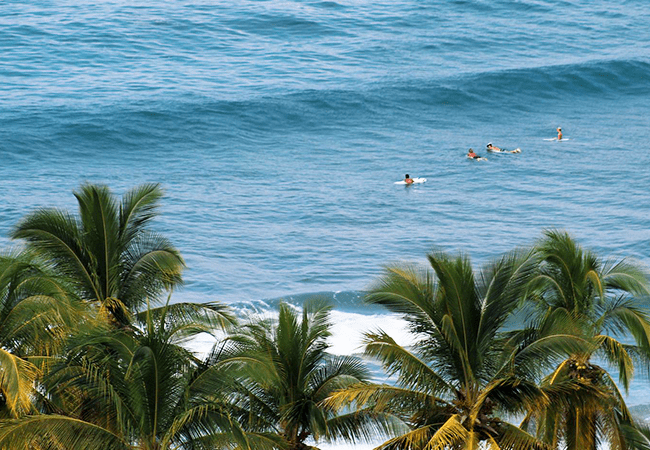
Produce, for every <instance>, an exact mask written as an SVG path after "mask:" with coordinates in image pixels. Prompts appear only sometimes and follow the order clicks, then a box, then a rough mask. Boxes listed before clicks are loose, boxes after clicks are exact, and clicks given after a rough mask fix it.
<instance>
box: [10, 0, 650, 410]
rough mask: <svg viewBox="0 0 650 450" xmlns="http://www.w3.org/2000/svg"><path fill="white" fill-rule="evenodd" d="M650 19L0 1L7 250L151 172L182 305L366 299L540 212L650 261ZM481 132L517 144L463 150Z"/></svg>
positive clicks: (602, 5) (485, 251) (527, 225)
mask: <svg viewBox="0 0 650 450" xmlns="http://www.w3.org/2000/svg"><path fill="white" fill-rule="evenodd" d="M648 23H650V4H649V3H648V2H647V1H646V0H624V1H620V2H610V1H605V0H593V1H587V0H576V1H571V2H567V1H561V0H518V1H512V0H489V1H488V0H425V1H422V0H391V1H386V0H380V1H368V0H340V1H329V0H328V1H322V0H286V1H281V0H267V1H260V0H254V1H253V0H241V1H237V2H214V1H207V0H192V1H190V0H177V1H173V2H169V1H168V2H164V1H160V0H156V1H154V0H140V1H137V2H133V1H130V0H129V1H127V0H97V1H94V2H80V1H78V0H61V1H56V2H54V1H50V0H30V1H26V0H22V1H18V0H9V1H5V2H3V3H2V5H0V48H1V49H2V52H1V53H0V136H1V140H0V161H1V164H0V189H1V192H2V199H3V201H2V202H1V203H0V244H1V245H2V246H3V248H9V247H10V246H12V245H15V244H14V243H12V242H11V241H10V240H9V239H8V237H7V236H8V233H9V232H10V230H11V228H12V226H14V225H15V224H16V222H17V221H18V220H19V219H20V218H21V217H23V216H24V215H25V214H27V213H28V212H29V211H32V210H34V209H35V208H39V207H46V206H55V207H62V208H70V209H73V208H74V207H75V203H74V197H73V196H72V191H73V190H75V189H77V188H78V187H79V186H80V184H81V183H83V182H91V183H106V184H108V185H109V186H110V187H111V188H112V189H113V190H114V191H115V192H116V193H118V194H121V193H123V192H124V191H125V190H126V189H128V188H130V187H132V186H134V185H137V184H139V183H144V182H160V183H162V185H163V186H164V189H165V193H166V194H165V199H164V202H163V207H162V210H161V216H160V218H159V219H157V222H156V227H157V228H158V229H159V230H160V231H162V232H163V233H165V234H166V235H168V236H169V237H170V238H171V239H172V240H173V242H174V243H175V244H176V245H177V246H178V247H179V249H180V250H181V252H182V254H183V255H184V257H185V258H186V261H187V264H188V269H187V272H186V275H185V278H186V286H185V288H184V289H183V290H182V291H180V292H178V293H176V294H175V296H176V297H177V298H178V299H191V300H199V301H207V300H221V301H224V302H226V303H230V304H233V305H235V304H243V303H247V302H249V303H250V304H254V302H258V301H267V300H269V299H277V298H303V297H304V296H309V295H312V294H315V293H328V294H324V295H329V296H330V297H331V298H333V299H335V300H336V299H337V298H338V299H339V300H340V299H341V298H342V297H344V298H345V300H344V301H342V300H341V301H342V302H343V303H344V304H345V305H347V306H345V308H348V310H350V311H352V310H354V311H356V309H355V308H358V307H359V305H360V302H361V300H360V298H361V295H360V294H359V293H360V291H363V289H366V288H367V287H368V286H369V284H370V283H372V281H373V280H374V279H376V277H377V276H378V275H379V274H380V273H381V270H382V265H383V264H387V263H390V262H394V261H413V262H424V261H425V255H426V253H427V252H428V251H430V250H431V249H433V248H434V247H439V248H443V249H445V250H449V251H452V252H455V251H463V252H466V253H467V254H469V255H470V256H471V257H472V258H473V261H474V262H475V263H476V264H477V267H478V265H480V264H481V263H484V262H486V261H488V260H490V259H491V258H494V257H496V256H498V255H500V254H502V253H503V252H506V251H508V250H510V249H512V248H514V247H516V246H524V245H529V244H531V243H533V242H534V240H535V239H538V238H539V237H540V236H541V232H542V230H543V229H546V228H560V229H566V230H568V231H569V232H570V233H572V234H573V236H574V237H575V238H576V239H578V240H579V241H580V242H581V243H582V244H583V245H585V246H587V247H590V248H593V249H595V250H596V251H598V252H600V253H601V254H603V255H605V256H610V255H611V256H615V257H622V256H628V257H632V258H636V259H638V260H639V261H641V262H642V263H644V264H650V245H649V244H650V233H649V231H648V224H649V220H648V219H649V212H650V196H648V195H647V193H646V192H645V189H646V185H647V181H648V179H650V164H649V163H650V153H649V152H648V143H649V142H650V27H648V26H647V25H648ZM557 126H561V127H562V128H563V131H564V136H565V137H567V138H570V140H568V141H566V142H550V141H545V140H544V139H545V138H552V137H553V136H555V131H554V130H555V128H556V127H557ZM488 141H492V142H494V143H495V144H496V145H499V146H503V147H506V148H515V147H520V148H521V149H522V153H521V154H519V155H489V156H488V161H485V162H478V163H477V162H474V161H470V160H467V159H466V158H465V156H464V155H465V153H466V152H467V149H468V148H469V147H473V148H474V149H477V151H478V153H479V154H485V151H484V148H485V144H486V143H487V142H488ZM405 173H409V174H411V175H412V176H421V177H426V178H427V179H428V182H427V183H426V184H423V185H418V186H411V187H404V186H398V185H394V184H393V182H394V181H398V180H400V179H402V178H403V177H404V174H405ZM334 292H338V293H339V294H333V293H334ZM271 303H273V302H271ZM271 303H268V304H271ZM265 304H266V303H265ZM373 314H375V312H373ZM643 395H646V396H647V394H643ZM645 400H646V402H647V403H650V400H649V399H648V398H646V399H645Z"/></svg>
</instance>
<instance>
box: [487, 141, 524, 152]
mask: <svg viewBox="0 0 650 450" xmlns="http://www.w3.org/2000/svg"><path fill="white" fill-rule="evenodd" d="M487 151H488V152H502V153H521V149H520V148H516V149H514V150H506V149H505V148H499V147H495V146H494V145H492V142H488V144H487Z"/></svg>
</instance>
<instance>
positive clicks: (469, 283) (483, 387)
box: [328, 252, 579, 450]
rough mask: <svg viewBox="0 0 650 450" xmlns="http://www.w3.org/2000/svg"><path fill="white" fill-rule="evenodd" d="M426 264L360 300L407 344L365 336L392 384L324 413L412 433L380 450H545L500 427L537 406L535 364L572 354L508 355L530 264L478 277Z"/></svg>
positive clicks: (358, 393) (541, 344) (385, 280)
mask: <svg viewBox="0 0 650 450" xmlns="http://www.w3.org/2000/svg"><path fill="white" fill-rule="evenodd" d="M428 261H429V263H430V265H431V267H432V269H433V272H431V271H429V270H423V269H419V268H417V267H415V266H407V265H395V266H391V267H388V268H387V271H386V274H385V275H384V276H383V277H382V278H381V279H380V280H379V282H378V283H377V284H376V285H375V286H373V287H372V289H371V290H370V292H369V293H368V296H367V299H368V301H369V302H370V303H374V304H381V305H384V306H385V307H387V308H388V309H389V310H390V311H392V312H394V313H397V314H400V315H402V317H403V318H404V320H406V322H407V324H408V326H409V329H410V332H411V333H412V335H413V338H414V342H413V344H412V345H411V346H410V347H405V346H402V345H400V344H398V343H397V342H396V341H395V340H394V339H393V338H391V337H390V336H389V335H388V334H387V333H386V332H385V331H382V330H378V331H375V332H369V333H367V334H366V336H365V344H366V347H365V352H366V354H367V355H369V356H372V357H375V358H377V359H379V361H381V363H382V364H383V366H384V368H385V370H386V371H387V373H388V374H389V375H390V376H391V377H394V381H395V382H394V384H383V385H374V386H361V385H359V386H352V387H350V388H348V389H345V390H343V391H341V392H338V393H335V394H334V395H333V396H332V397H331V398H330V399H329V400H328V404H330V405H335V406H340V405H345V404H347V403H349V402H352V401H353V402H357V404H359V405H368V406H370V407H372V408H374V409H375V410H377V411H393V412H394V414H396V415H398V416H399V417H401V418H402V419H403V420H404V421H405V422H407V423H408V424H409V425H410V431H409V432H407V433H405V434H402V435H399V436H397V437H394V438H392V439H390V440H389V441H387V442H385V443H384V444H382V445H380V446H379V447H377V449H380V450H431V449H461V448H462V449H467V450H475V449H477V448H479V447H480V446H484V447H488V448H492V449H514V448H516V449H537V448H544V445H543V444H542V443H541V442H540V441H538V440H537V439H536V438H535V437H533V436H532V435H530V434H528V433H526V432H524V431H523V430H521V429H519V428H518V427H516V426H514V425H511V424H510V423H508V422H507V421H506V420H505V419H504V417H507V416H511V415H516V414H522V413H523V412H524V411H526V410H528V409H531V408H534V407H537V406H539V405H543V404H545V403H546V402H547V401H548V400H547V398H546V396H545V395H544V393H543V392H541V391H540V389H539V388H538V387H537V386H536V384H535V383H534V379H535V375H536V370H537V369H538V366H539V364H540V363H539V362H538V361H543V360H544V358H543V357H547V356H548V354H549V353H550V354H558V353H560V354H562V353H563V352H564V351H567V349H571V348H578V347H579V345H577V344H576V343H575V342H574V338H573V336H564V335H558V334H549V335H548V336H546V337H544V338H543V339H538V340H532V341H530V342H527V343H526V344H525V345H512V344H511V341H510V340H509V339H506V336H505V335H504V334H503V332H504V325H505V324H506V323H507V321H508V320H509V319H511V318H512V313H513V311H515V310H516V309H517V306H518V304H519V302H520V297H521V293H522V292H523V289H524V287H525V286H526V283H527V282H528V280H529V278H530V276H532V275H533V274H534V270H535V261H534V259H533V258H532V255H531V254H530V253H523V252H513V253H510V254H508V255H506V256H504V257H502V258H501V259H499V260H497V261H495V262H492V263H489V264H487V265H486V266H485V268H484V269H483V270H482V271H481V272H480V273H479V274H478V275H475V274H474V272H473V270H472V267H471V264H470V261H469V259H468V258H467V257H464V256H462V255H459V256H458V257H450V256H448V255H446V254H445V253H443V252H434V253H431V254H429V255H428Z"/></svg>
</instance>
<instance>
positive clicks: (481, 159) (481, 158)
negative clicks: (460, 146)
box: [467, 156, 487, 161]
mask: <svg viewBox="0 0 650 450" xmlns="http://www.w3.org/2000/svg"><path fill="white" fill-rule="evenodd" d="M467 159H473V160H474V161H487V158H484V157H483V156H480V157H478V158H473V157H471V156H468V157H467Z"/></svg>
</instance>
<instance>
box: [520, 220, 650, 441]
mask: <svg viewBox="0 0 650 450" xmlns="http://www.w3.org/2000/svg"><path fill="white" fill-rule="evenodd" d="M536 253H537V256H538V258H539V273H538V275H537V276H536V277H534V278H533V279H532V281H531V282H530V284H529V287H528V292H527V296H526V297H527V303H528V304H529V305H533V307H534V308H535V309H534V311H533V317H534V318H535V320H534V322H535V326H536V327H537V328H538V329H540V328H543V327H545V326H548V324H549V323H552V322H554V321H557V320H559V319H561V320H565V321H570V322H571V323H573V325H574V328H575V329H576V330H577V331H578V333H579V334H581V335H582V336H583V337H584V339H589V340H590V341H591V342H592V345H591V346H590V347H588V348H586V349H585V350H583V351H581V352H577V353H572V354H571V355H569V356H568V357H567V358H566V359H565V360H564V361H562V362H561V363H560V364H559V366H557V367H556V369H555V370H554V371H553V373H551V374H550V375H549V376H548V377H547V378H546V379H545V380H544V383H543V389H544V391H545V393H546V394H547V395H548V396H549V397H550V398H551V399H553V401H552V402H549V403H548V405H547V408H545V409H543V410H542V411H536V412H531V414H530V415H529V417H528V418H527V419H526V421H525V422H524V425H525V426H526V427H528V428H529V429H535V430H536V432H537V435H538V436H539V437H540V438H542V439H543V440H544V441H545V442H547V443H548V444H550V445H552V446H553V447H559V446H561V445H564V446H566V448H568V449H585V450H589V449H593V450H595V449H596V448H598V447H599V444H600V443H601V442H607V443H608V445H609V447H610V448H612V449H624V448H627V444H626V442H625V435H626V432H625V427H628V426H629V425H630V424H631V417H630V412H629V411H628V409H627V407H626V406H625V402H624V400H623V395H622V394H621V392H620V391H619V388H618V386H617V384H616V383H615V381H614V379H613V378H612V376H611V375H610V373H609V372H608V370H607V369H606V368H604V367H601V365H600V364H604V365H606V366H609V367H610V368H611V367H613V368H615V369H616V370H618V381H619V383H620V385H621V386H622V387H623V389H625V390H627V389H628V387H629V384H630V381H631V379H632V376H633V374H634V361H637V363H638V362H642V363H643V364H647V362H648V360H649V357H650V316H649V315H648V311H647V309H646V308H645V307H643V306H642V305H641V303H640V301H639V298H640V297H643V298H646V297H647V295H648V292H649V291H648V281H647V273H646V271H645V270H643V268H642V267H640V266H639V265H638V264H634V263H632V262H629V261H627V260H602V259H600V258H599V257H598V256H597V255H596V254H594V253H593V252H591V251H588V250H583V249H582V248H581V247H580V246H579V245H578V244H577V243H576V242H575V241H574V240H573V239H572V238H571V237H570V236H569V235H568V234H567V233H565V232H560V231H556V230H549V231H546V232H545V233H544V238H543V239H542V240H541V241H540V242H539V243H538V244H537V246H536ZM628 337H633V339H634V341H635V343H634V344H628V343H626V342H624V341H623V340H621V339H622V338H628Z"/></svg>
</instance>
